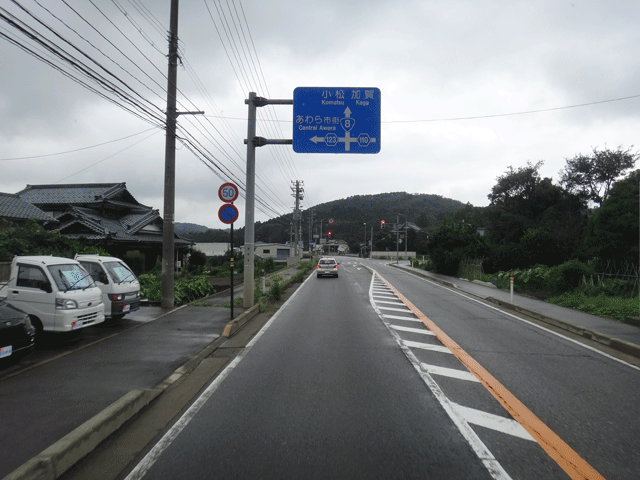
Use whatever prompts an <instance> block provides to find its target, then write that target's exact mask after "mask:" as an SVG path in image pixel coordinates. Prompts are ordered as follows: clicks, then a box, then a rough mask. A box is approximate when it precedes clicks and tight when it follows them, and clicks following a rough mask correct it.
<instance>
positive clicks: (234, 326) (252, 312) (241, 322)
mask: <svg viewBox="0 0 640 480" xmlns="http://www.w3.org/2000/svg"><path fill="white" fill-rule="evenodd" d="M259 313H260V304H257V305H254V306H253V307H251V308H250V309H249V310H247V311H246V312H243V313H241V314H240V315H238V316H237V317H236V318H234V319H233V320H231V321H230V322H229V323H227V326H226V327H224V330H223V331H222V335H221V336H222V337H224V338H229V337H232V336H233V335H235V334H236V333H237V332H238V330H240V329H241V328H242V327H244V326H245V324H246V323H247V322H248V321H249V320H251V319H252V318H253V317H255V316H256V315H258V314H259Z"/></svg>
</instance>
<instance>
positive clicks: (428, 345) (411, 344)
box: [402, 340, 453, 355]
mask: <svg viewBox="0 0 640 480" xmlns="http://www.w3.org/2000/svg"><path fill="white" fill-rule="evenodd" d="M402 342H403V343H404V344H405V345H406V346H407V347H409V348H419V349H421V350H430V351H432V352H440V353H448V354H451V355H453V352H452V351H451V350H449V349H448V348H447V347H445V346H444V345H433V344H431V343H421V342H412V341H411V340H402Z"/></svg>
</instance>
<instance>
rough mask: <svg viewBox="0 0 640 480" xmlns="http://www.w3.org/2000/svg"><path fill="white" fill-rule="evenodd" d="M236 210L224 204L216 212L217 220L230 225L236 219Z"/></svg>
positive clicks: (231, 205) (232, 206) (228, 204)
mask: <svg viewBox="0 0 640 480" xmlns="http://www.w3.org/2000/svg"><path fill="white" fill-rule="evenodd" d="M238 215H239V214H238V209H237V208H236V206H235V205H233V204H231V203H225V204H224V205H222V206H221V207H220V210H218V218H219V219H220V221H221V222H222V223H226V224H231V223H233V222H235V221H236V220H237V219H238Z"/></svg>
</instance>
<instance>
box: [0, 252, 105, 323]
mask: <svg viewBox="0 0 640 480" xmlns="http://www.w3.org/2000/svg"><path fill="white" fill-rule="evenodd" d="M0 297H4V298H5V300H6V301H7V303H9V304H10V305H13V306H14V307H16V308H19V309H20V310H23V311H24V312H26V313H27V314H28V315H29V317H30V320H31V323H32V324H33V326H34V327H35V328H36V335H38V333H39V332H42V331H43V330H44V331H48V332H68V331H71V330H77V329H80V328H84V327H88V326H90V325H96V324H98V323H102V322H104V305H103V304H102V292H100V289H99V288H97V287H96V286H95V284H94V282H93V280H92V278H91V276H90V275H89V273H88V272H87V271H86V270H85V269H84V268H83V267H82V266H81V265H80V264H79V263H78V262H76V261H75V260H71V259H69V258H62V257H51V256H24V257H20V256H18V257H14V259H13V261H12V262H11V273H10V278H9V279H8V281H7V283H6V284H5V285H3V286H0Z"/></svg>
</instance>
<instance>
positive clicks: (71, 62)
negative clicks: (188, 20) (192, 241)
mask: <svg viewBox="0 0 640 480" xmlns="http://www.w3.org/2000/svg"><path fill="white" fill-rule="evenodd" d="M13 3H14V4H15V5H16V6H17V7H18V8H19V9H20V10H21V11H22V12H23V13H25V14H26V15H28V16H29V18H31V19H32V20H34V21H35V22H37V24H39V25H40V26H42V27H43V28H44V29H45V31H47V32H49V33H50V34H52V35H53V37H54V38H56V39H57V41H54V40H52V39H50V38H47V37H46V36H44V35H43V34H42V33H40V32H38V31H37V30H36V29H34V28H32V27H30V26H29V25H27V24H26V23H25V22H24V21H22V20H20V19H19V18H17V17H16V16H15V15H13V14H12V13H10V12H9V11H8V10H6V9H4V8H1V7H0V20H2V21H4V22H5V23H7V24H8V25H9V26H10V27H12V28H13V29H14V30H16V31H17V32H18V33H19V34H21V35H22V36H24V38H26V39H27V40H24V38H23V39H21V38H19V37H18V36H16V34H15V33H13V32H11V33H9V31H8V30H6V29H0V36H1V37H2V38H5V39H6V40H8V41H9V42H10V43H12V44H13V45H15V46H17V47H18V48H20V49H22V50H23V51H25V52H27V53H28V54H30V55H32V56H33V57H34V58H36V59H38V60H40V61H42V62H44V63H46V64H48V65H49V66H51V67H53V68H55V69H56V70H58V71H59V72H60V73H62V74H63V75H65V76H66V77H68V78H70V79H71V80H73V81H74V82H76V83H78V84H80V85H81V86H83V87H84V88H86V89H88V90H89V91H91V92H92V93H96V94H97V95H99V96H100V97H102V98H103V99H106V100H107V101H109V102H111V103H113V104H115V105H117V106H119V107H120V108H122V109H124V110H126V111H128V112H129V113H132V114H134V115H135V116H137V117H138V118H140V119H142V120H144V121H146V122H148V123H151V124H152V125H154V126H155V127H159V128H161V129H163V130H164V129H165V119H164V117H163V111H162V109H161V108H159V107H158V106H156V105H155V104H154V103H153V102H151V101H149V100H148V99H147V98H146V97H145V96H144V95H142V94H140V93H139V92H138V91H137V90H136V89H135V88H133V87H132V85H131V84H130V83H128V82H126V81H124V80H123V79H122V78H121V77H119V76H118V75H117V74H116V73H115V72H114V71H113V70H111V69H110V68H108V67H107V66H106V65H105V64H104V63H103V62H101V61H99V60H97V59H96V58H95V55H94V56H92V55H91V54H90V53H89V52H88V51H87V50H85V49H82V48H80V47H79V46H78V45H77V44H75V43H74V42H73V41H71V40H70V39H69V38H67V37H66V36H65V35H64V34H62V33H60V32H59V31H58V30H56V29H55V28H54V27H53V26H52V25H49V24H48V23H47V22H46V21H44V20H42V19H41V18H39V17H38V15H36V14H35V13H33V12H32V11H30V10H29V9H28V8H26V7H24V6H23V5H21V4H20V2H18V1H14V2H13ZM35 3H36V4H37V5H38V6H39V7H40V8H41V9H42V10H43V11H44V12H46V13H47V14H48V15H50V16H51V18H54V19H55V20H56V21H57V22H58V23H59V24H61V25H63V26H64V27H65V28H66V29H67V30H68V31H70V32H73V34H74V35H75V36H76V37H78V38H79V39H81V40H82V41H83V42H85V44H86V45H88V46H89V47H90V48H91V49H92V50H93V51H95V52H97V53H98V54H99V55H101V56H102V57H103V58H105V59H106V60H107V61H108V62H110V64H112V65H115V66H116V67H117V69H118V70H119V71H122V72H124V73H125V74H126V75H127V76H128V78H131V79H133V80H134V81H135V82H137V83H138V84H140V85H142V86H144V88H146V89H147V91H149V92H151V93H152V94H153V95H155V96H157V97H159V96H160V95H161V94H163V93H165V88H164V87H163V86H162V85H161V84H160V83H158V82H157V81H155V79H154V78H153V77H151V76H150V75H148V74H147V72H146V71H145V70H144V69H142V68H140V66H139V64H138V62H136V61H134V60H133V59H132V58H130V56H129V55H127V54H125V53H124V52H123V51H122V49H121V48H119V47H117V46H116V45H115V43H114V42H113V41H111V40H110V39H109V38H107V36H106V35H104V34H102V33H101V32H100V31H98V30H97V29H96V28H95V27H94V26H93V24H92V23H91V22H89V21H88V20H86V18H84V16H83V15H82V14H81V13H80V12H79V11H77V10H76V9H74V8H73V7H71V6H70V5H69V3H67V2H66V1H65V0H62V3H64V4H65V5H66V7H67V8H69V9H70V10H71V11H72V12H73V13H74V14H75V15H76V16H77V17H78V18H80V19H81V20H82V21H83V22H85V23H86V24H87V25H88V26H89V27H91V28H92V30H94V31H95V32H96V33H98V34H99V35H100V37H101V38H102V39H103V40H105V41H107V42H108V43H109V44H110V45H111V46H112V47H113V48H114V49H115V50H116V51H117V52H118V53H119V55H121V56H122V57H123V58H125V59H126V60H127V61H128V62H129V63H133V64H134V65H136V68H137V69H138V70H139V71H140V72H142V74H143V75H145V76H146V77H147V78H148V79H150V80H151V81H152V83H153V84H155V85H156V86H157V88H158V90H155V91H154V90H153V89H151V88H149V87H148V85H147V83H145V82H141V81H140V80H139V78H138V77H137V76H136V75H135V74H133V73H132V72H130V71H129V70H128V69H127V68H125V67H124V66H123V65H122V64H121V62H120V61H119V60H116V59H115V58H113V57H112V56H110V55H109V54H107V53H106V52H105V51H104V50H102V49H101V48H100V47H98V46H97V45H96V44H95V43H94V42H93V41H91V40H90V39H88V38H86V37H85V36H84V35H83V34H81V33H80V32H79V31H78V30H77V29H75V28H72V27H71V26H70V25H69V24H68V23H67V22H65V21H64V20H62V19H61V18H60V17H59V16H57V15H55V14H53V13H52V12H51V11H50V10H49V9H47V8H46V7H44V6H43V5H42V4H41V3H40V2H38V1H37V0H35ZM112 3H113V4H114V5H115V7H116V8H117V9H118V11H119V12H120V13H121V14H122V15H124V16H125V17H126V18H127V20H128V21H129V23H130V24H131V25H132V26H133V28H134V30H135V31H136V32H137V33H138V34H139V35H141V37H142V38H144V40H145V41H146V42H147V43H149V44H150V45H151V46H152V48H154V50H156V51H159V49H158V48H157V44H156V42H155V41H154V40H153V39H152V38H151V37H150V36H149V35H147V34H146V33H144V29H143V28H142V27H141V25H140V24H139V23H138V22H136V20H135V19H134V18H132V15H131V14H130V13H129V12H127V11H126V9H125V7H124V6H123V5H122V4H121V3H118V2H117V1H115V0H112ZM90 4H91V5H92V6H93V7H94V8H95V9H96V10H97V11H98V12H99V13H100V14H101V15H102V16H103V17H104V18H105V19H107V21H109V22H110V24H111V25H112V26H113V27H114V28H115V29H116V30H117V31H118V32H119V34H120V35H122V36H123V37H124V38H125V39H126V40H127V41H128V42H129V43H130V44H131V45H133V46H134V47H135V49H136V51H137V52H138V53H139V54H140V55H141V56H142V57H143V58H144V59H145V60H146V61H147V62H148V63H149V64H151V65H152V67H153V68H155V69H156V70H157V71H158V73H160V75H161V78H163V79H166V76H165V74H163V73H162V72H161V71H160V70H159V69H158V68H157V67H156V66H155V64H154V62H153V61H151V60H150V59H149V58H148V56H147V55H146V54H145V53H144V52H142V51H141V50H140V49H139V48H137V46H136V45H135V42H133V41H132V40H131V39H130V38H129V37H128V36H127V34H126V33H125V32H124V31H123V30H122V29H121V28H119V27H118V26H116V25H115V23H114V22H113V21H111V19H110V18H109V16H108V15H107V14H105V13H104V11H103V10H102V9H101V8H100V7H98V5H97V4H96V3H95V2H93V1H92V0H90ZM129 4H130V5H131V6H132V7H134V8H135V10H136V12H138V14H139V15H140V16H141V18H142V19H143V21H145V22H147V23H150V24H152V26H153V28H154V29H155V30H156V31H160V28H161V24H160V22H158V21H157V19H155V17H154V16H153V15H152V14H151V13H150V12H149V11H148V9H147V8H146V7H144V5H142V4H141V3H140V2H138V3H134V2H132V1H131V0H129ZM227 6H228V7H229V4H228V3H227ZM234 8H235V6H234ZM229 10H230V9H229ZM229 19H231V24H233V25H234V26H235V27H234V28H235V30H236V32H237V30H238V26H237V25H238V23H237V20H235V19H233V17H232V16H231V15H228V16H227V18H226V25H227V28H228V31H229V34H230V35H231V37H230V38H233V33H232V29H231V26H230V23H229V22H230V20H229ZM240 28H242V27H240ZM238 37H239V35H238ZM234 48H235V52H236V53H235V55H236V59H237V64H238V65H241V66H242V68H241V71H242V76H243V78H244V79H245V80H246V81H247V82H248V81H249V79H253V81H256V77H255V75H254V74H253V73H252V71H251V69H250V68H249V67H247V66H245V65H244V63H246V62H245V61H243V58H244V59H247V58H249V57H250V56H251V54H250V51H249V55H248V54H247V51H248V50H247V48H248V47H247V48H245V47H244V46H242V44H241V43H240V42H239V41H235V40H234ZM69 49H71V50H73V51H75V52H77V54H79V55H80V57H78V56H77V55H76V54H72V53H71V51H70V50H69ZM241 52H242V53H241ZM227 55H228V53H227ZM80 58H82V59H83V60H81V59H80ZM230 64H231V65H232V67H233V65H234V62H232V61H231V59H230ZM90 65H93V66H90ZM234 68H235V67H234ZM192 72H193V74H195V71H193V69H192ZM241 84H242V82H241ZM246 86H247V87H248V84H246ZM200 87H201V88H202V82H200ZM183 98H185V99H186V98H187V97H186V96H183ZM191 103H192V102H191ZM203 118H204V121H205V122H206V125H205V123H203V122H202V121H201V120H200V119H199V118H197V119H195V120H194V119H192V118H189V119H188V121H187V122H186V123H188V124H189V125H190V126H189V127H188V128H187V129H185V131H184V132H183V133H184V135H183V139H182V141H183V142H184V143H185V144H187V145H188V146H189V147H190V148H189V149H190V151H192V152H198V158H200V160H201V161H202V160H204V161H205V162H207V163H208V164H209V165H213V169H214V170H216V171H218V172H219V173H220V174H223V175H224V176H225V177H227V178H233V179H234V180H235V181H237V182H238V183H239V184H241V185H243V182H241V181H240V178H239V176H238V175H236V174H235V173H234V172H233V171H231V170H229V169H228V168H227V167H224V166H222V167H220V168H219V169H218V167H219V165H217V164H224V163H226V162H220V160H218V159H217V158H216V156H215V155H213V154H212V153H211V151H210V150H209V149H207V148H205V147H204V146H203V145H202V143H201V140H200V139H199V138H207V139H208V140H209V141H211V143H213V145H214V146H215V148H216V149H217V150H219V151H220V153H221V155H222V156H223V157H224V158H225V159H227V161H229V162H230V163H231V164H232V165H233V166H234V167H235V168H236V169H237V170H238V171H241V172H242V171H243V165H241V163H244V162H245V160H244V159H243V157H242V155H240V152H239V151H238V149H236V148H235V147H233V145H232V144H231V143H230V142H229V141H228V140H227V139H226V135H224V134H221V133H222V132H220V131H219V130H218V129H217V128H216V127H215V125H214V124H213V122H212V120H211V119H210V118H206V117H203ZM222 123H223V124H224V123H226V128H227V130H228V131H232V129H231V127H230V125H229V124H228V122H227V121H226V120H225V121H224V122H222ZM198 125H200V126H198ZM184 127H186V125H185V122H183V128H184ZM211 128H213V129H214V130H215V131H216V132H217V133H218V134H220V135H219V136H220V137H221V138H223V139H224V141H225V142H226V145H223V144H222V143H221V142H219V141H217V140H216V139H215V136H214V135H212V132H211ZM191 129H194V130H195V131H196V132H197V134H196V135H194V134H192V133H191V132H190V130H191ZM187 130H188V131H187ZM229 148H230V150H229ZM234 157H237V158H238V161H236V160H234ZM102 161H104V160H102ZM97 163H100V162H97ZM97 163H96V164H97ZM279 167H280V165H279ZM87 168H90V167H87ZM281 168H282V167H281ZM83 170H85V169H83ZM78 173H79V172H78ZM258 178H259V177H258ZM243 186H244V185H243ZM257 189H258V190H260V192H261V194H262V195H264V197H265V198H267V201H264V200H262V199H258V202H259V203H260V202H261V203H262V204H263V209H264V210H266V211H267V212H271V213H275V214H277V215H282V212H278V211H277V210H274V209H273V208H272V207H270V206H266V205H268V204H275V205H277V206H278V207H279V208H281V209H284V211H285V212H286V211H287V207H286V205H285V204H284V202H282V201H281V200H280V196H279V195H278V194H276V193H275V191H274V188H273V187H272V186H271V185H269V182H263V181H260V182H259V183H258V184H257ZM261 211H262V210H261ZM263 213H265V212H263Z"/></svg>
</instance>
